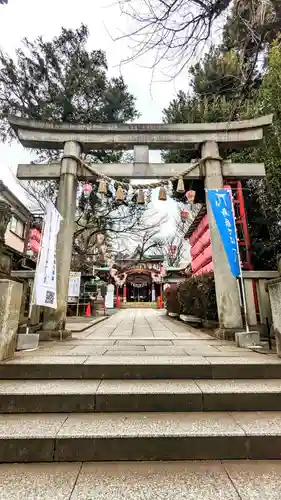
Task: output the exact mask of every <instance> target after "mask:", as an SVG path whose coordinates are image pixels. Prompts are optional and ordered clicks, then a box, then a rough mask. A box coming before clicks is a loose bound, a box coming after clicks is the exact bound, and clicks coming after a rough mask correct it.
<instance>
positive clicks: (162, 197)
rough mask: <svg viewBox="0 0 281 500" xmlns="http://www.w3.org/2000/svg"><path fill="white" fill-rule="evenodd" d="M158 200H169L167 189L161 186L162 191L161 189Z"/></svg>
mask: <svg viewBox="0 0 281 500" xmlns="http://www.w3.org/2000/svg"><path fill="white" fill-rule="evenodd" d="M158 200H161V201H166V200H167V191H166V189H165V188H164V187H163V186H161V187H160V189H159V196H158Z"/></svg>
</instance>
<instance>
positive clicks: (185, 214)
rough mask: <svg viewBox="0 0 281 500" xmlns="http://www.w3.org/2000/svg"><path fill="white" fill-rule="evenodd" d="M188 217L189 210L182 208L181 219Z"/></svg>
mask: <svg viewBox="0 0 281 500" xmlns="http://www.w3.org/2000/svg"><path fill="white" fill-rule="evenodd" d="M188 217H189V212H187V210H182V211H181V220H182V221H185V220H187V219H188Z"/></svg>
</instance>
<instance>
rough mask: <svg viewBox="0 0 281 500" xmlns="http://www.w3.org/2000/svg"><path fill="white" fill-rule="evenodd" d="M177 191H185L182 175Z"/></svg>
mask: <svg viewBox="0 0 281 500" xmlns="http://www.w3.org/2000/svg"><path fill="white" fill-rule="evenodd" d="M177 193H185V189H184V182H183V178H182V177H180V178H179V180H178V185H177Z"/></svg>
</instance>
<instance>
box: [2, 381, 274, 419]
mask: <svg viewBox="0 0 281 500" xmlns="http://www.w3.org/2000/svg"><path fill="white" fill-rule="evenodd" d="M264 410H268V411H281V380H263V381H259V380H227V381H225V380H197V381H196V380H194V381H193V380H150V381H137V380H60V381H59V382H55V381H49V380H38V381H37V380H35V381H34V380H25V381H2V382H1V385H0V413H1V414H3V413H60V412H62V413H82V412H85V413H88V412H92V413H107V412H157V411H159V412H175V413H176V412H200V411H202V412H212V411H218V412H221V411H222V412H233V411H244V412H245V411H264ZM176 418H177V416H176V415H175V419H176Z"/></svg>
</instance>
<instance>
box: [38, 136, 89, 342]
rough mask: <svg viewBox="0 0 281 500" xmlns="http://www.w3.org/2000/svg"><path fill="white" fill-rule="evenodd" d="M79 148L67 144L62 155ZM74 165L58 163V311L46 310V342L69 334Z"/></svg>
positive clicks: (75, 169) (73, 162)
mask: <svg viewBox="0 0 281 500" xmlns="http://www.w3.org/2000/svg"><path fill="white" fill-rule="evenodd" d="M80 152H81V146H80V144H79V143H78V142H75V141H67V142H66V143H65V145H64V150H63V153H64V155H65V156H67V155H75V156H80ZM76 192H77V162H76V161H75V160H72V159H70V158H64V159H63V160H62V163H61V171H60V180H59V192H58V198H57V204H56V205H57V209H58V211H59V213H60V214H61V216H62V218H63V220H62V222H61V226H60V231H59V234H58V238H57V309H45V312H44V319H43V328H42V332H41V334H40V338H41V339H44V338H46V339H49V338H52V337H54V335H58V334H59V335H60V337H63V338H65V337H67V336H70V335H71V332H68V331H67V330H66V327H65V322H66V308H67V298H68V281H69V271H70V265H71V256H72V242H73V233H74V220H75V211H76Z"/></svg>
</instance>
